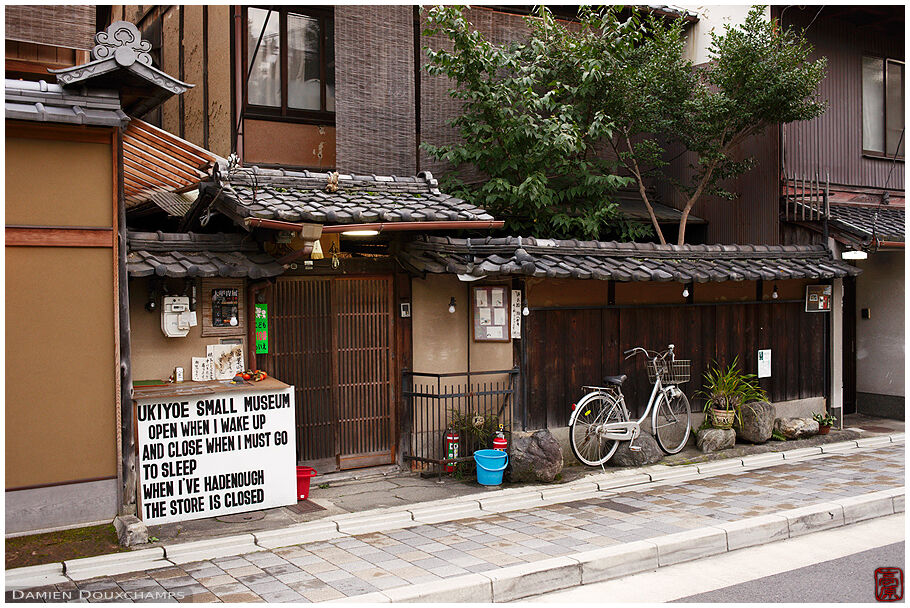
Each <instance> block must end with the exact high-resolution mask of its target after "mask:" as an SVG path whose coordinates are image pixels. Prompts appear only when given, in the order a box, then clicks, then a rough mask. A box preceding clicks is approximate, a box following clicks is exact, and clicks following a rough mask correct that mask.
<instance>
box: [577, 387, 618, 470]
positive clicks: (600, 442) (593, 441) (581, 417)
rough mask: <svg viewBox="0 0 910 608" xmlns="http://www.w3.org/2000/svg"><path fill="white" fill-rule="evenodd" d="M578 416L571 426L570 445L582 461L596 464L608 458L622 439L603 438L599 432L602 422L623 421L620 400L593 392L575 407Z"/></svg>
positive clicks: (590, 464) (592, 465) (591, 464)
mask: <svg viewBox="0 0 910 608" xmlns="http://www.w3.org/2000/svg"><path fill="white" fill-rule="evenodd" d="M576 410H577V411H576V412H575V417H574V418H573V419H572V424H570V425H569V445H570V446H571V448H572V453H573V454H575V458H577V459H578V460H579V462H581V463H583V464H586V465H588V466H589V467H594V466H598V465H601V464H603V463H605V462H606V461H608V460H609V459H610V457H611V456H613V453H614V452H616V448H618V447H619V441H617V440H612V439H604V438H603V437H601V436H600V434H599V433H598V432H597V431H598V428H599V427H600V426H601V425H602V424H606V423H609V422H623V421H624V420H625V417H624V416H623V409H622V407H621V406H620V405H619V400H618V399H617V398H616V397H613V396H612V395H609V394H607V393H591V394H589V395H587V396H585V397H584V398H583V399H582V400H581V401H579V402H578V405H577V406H576Z"/></svg>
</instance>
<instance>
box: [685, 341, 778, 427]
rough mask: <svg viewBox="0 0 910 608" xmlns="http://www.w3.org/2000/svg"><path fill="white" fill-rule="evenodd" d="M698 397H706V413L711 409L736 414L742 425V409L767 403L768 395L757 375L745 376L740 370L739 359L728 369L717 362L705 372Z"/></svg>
mask: <svg viewBox="0 0 910 608" xmlns="http://www.w3.org/2000/svg"><path fill="white" fill-rule="evenodd" d="M698 395H699V396H701V397H704V398H705V399H706V401H705V408H704V409H705V411H706V412H707V411H708V410H709V409H711V408H715V409H718V410H727V411H733V412H736V419H737V420H738V421H739V422H740V424H741V423H742V408H743V406H744V405H745V404H747V403H751V402H753V401H767V400H768V395H767V393H765V391H764V390H763V389H762V388H761V387H760V386H759V384H758V377H757V376H756V375H755V374H744V373H742V372H741V371H740V369H739V357H738V356H737V357H734V359H733V363H731V364H730V365H728V366H727V367H723V366H722V365H718V364H717V362H715V363H714V365H713V366H712V367H711V368H710V369H709V370H708V371H707V372H705V383H704V386H703V388H702V390H700V391H698Z"/></svg>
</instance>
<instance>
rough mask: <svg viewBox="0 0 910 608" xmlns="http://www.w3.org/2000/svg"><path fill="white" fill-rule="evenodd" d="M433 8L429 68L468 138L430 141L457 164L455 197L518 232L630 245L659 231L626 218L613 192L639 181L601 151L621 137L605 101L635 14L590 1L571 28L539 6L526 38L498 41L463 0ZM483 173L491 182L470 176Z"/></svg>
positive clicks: (632, 34)
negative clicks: (455, 103)
mask: <svg viewBox="0 0 910 608" xmlns="http://www.w3.org/2000/svg"><path fill="white" fill-rule="evenodd" d="M424 14H425V16H426V24H427V27H426V29H425V30H424V32H423V33H424V36H427V37H429V36H437V41H435V42H434V44H433V47H435V48H431V47H429V46H428V47H427V58H428V62H427V67H426V69H427V71H428V72H429V73H430V74H432V75H438V76H444V77H447V78H448V79H449V80H450V81H451V82H452V84H453V87H452V88H451V89H450V91H449V94H450V95H451V96H452V97H454V98H455V99H457V100H459V101H460V102H461V110H462V111H461V113H460V114H458V115H457V116H455V117H454V118H453V119H452V120H451V121H450V124H451V125H452V126H453V127H455V128H456V129H457V131H458V133H459V135H460V136H461V138H460V141H458V142H456V143H452V144H445V145H433V144H431V143H428V142H424V143H423V144H422V146H423V148H424V149H425V150H426V151H427V152H428V153H429V154H430V155H431V156H433V157H434V158H436V159H439V160H445V161H447V162H448V163H450V164H451V165H452V166H453V167H454V170H452V171H449V172H447V173H445V174H443V176H442V179H441V182H442V183H443V185H444V187H445V188H446V190H447V191H448V192H450V193H452V194H453V195H456V196H459V197H461V198H464V199H465V200H468V201H469V202H471V203H474V204H476V205H478V206H480V207H483V208H485V209H487V210H489V211H490V212H491V213H492V214H493V215H494V216H496V217H501V218H503V219H504V220H505V221H506V229H507V230H508V231H509V232H511V233H516V234H529V235H531V236H539V237H556V238H582V239H596V238H622V239H624V240H626V239H634V238H640V237H644V236H647V235H648V234H649V233H650V229H649V228H648V227H647V226H646V225H644V224H641V223H639V222H635V221H631V220H626V219H624V218H623V217H622V216H621V215H620V213H619V206H618V204H617V203H616V201H615V200H614V194H615V193H616V191H617V190H619V189H621V188H623V187H625V186H626V185H628V184H631V183H633V181H632V179H631V178H629V177H624V176H622V175H620V174H619V173H618V172H617V169H618V168H619V164H618V162H617V161H616V159H608V158H606V157H605V156H604V155H603V154H602V153H601V152H602V150H603V148H605V147H606V145H607V144H606V142H607V140H608V139H610V138H611V137H613V135H614V127H615V120H614V116H612V115H610V114H609V113H608V109H607V108H606V95H607V93H608V92H609V90H610V87H611V86H612V85H613V83H614V82H615V80H616V78H615V73H614V72H615V68H614V63H616V62H615V61H614V57H615V56H617V55H622V54H623V53H627V52H630V50H631V49H632V48H633V47H634V45H635V44H636V42H638V41H639V40H640V39H641V31H640V29H639V25H640V24H639V22H638V21H637V19H636V20H630V21H620V20H619V18H618V15H619V8H618V7H610V8H606V9H597V10H595V9H591V8H589V7H583V8H582V9H581V10H580V11H579V23H578V25H579V27H577V28H575V27H573V28H571V29H570V28H568V27H567V26H566V25H565V24H564V23H563V22H561V21H558V20H556V19H554V17H553V15H552V14H551V13H550V11H549V10H547V9H546V8H544V7H540V8H538V9H537V10H536V11H535V13H534V15H532V16H531V17H529V18H528V19H527V26H528V35H527V37H525V39H524V40H522V41H520V42H513V43H510V44H494V43H492V42H490V41H489V40H487V39H486V38H485V37H484V36H483V35H481V34H480V33H479V32H478V31H477V30H476V29H474V27H473V26H472V25H471V24H470V23H469V22H468V21H467V19H466V18H465V14H464V10H463V9H462V8H461V7H453V6H449V7H444V6H435V7H432V8H430V9H429V10H427V11H426V12H425V13H424ZM439 38H442V39H444V40H445V43H443V42H442V40H439ZM465 170H466V171H465ZM477 171H479V172H480V173H481V174H482V177H480V178H476V177H470V176H472V175H476V172H477Z"/></svg>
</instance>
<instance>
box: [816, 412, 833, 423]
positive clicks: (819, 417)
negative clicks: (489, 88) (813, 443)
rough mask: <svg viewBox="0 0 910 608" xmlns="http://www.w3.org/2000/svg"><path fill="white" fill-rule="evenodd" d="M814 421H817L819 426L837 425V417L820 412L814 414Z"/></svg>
mask: <svg viewBox="0 0 910 608" xmlns="http://www.w3.org/2000/svg"><path fill="white" fill-rule="evenodd" d="M812 420H814V421H816V422H817V423H818V425H819V426H834V425H835V424H836V423H837V418H836V417H835V416H832V415H831V414H826V413H818V412H816V413H814V414H812Z"/></svg>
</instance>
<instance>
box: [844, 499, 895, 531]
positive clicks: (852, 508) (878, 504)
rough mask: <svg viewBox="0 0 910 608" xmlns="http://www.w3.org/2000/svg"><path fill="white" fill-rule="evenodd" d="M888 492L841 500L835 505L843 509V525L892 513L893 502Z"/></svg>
mask: <svg viewBox="0 0 910 608" xmlns="http://www.w3.org/2000/svg"><path fill="white" fill-rule="evenodd" d="M893 498H894V497H893V496H892V495H891V493H890V492H887V491H885V492H872V493H870V494H864V495H862V496H851V497H849V498H841V499H838V500H837V503H838V504H839V505H840V506H841V507H843V509H844V524H845V525H849V524H855V523H856V522H859V521H864V520H867V519H874V518H876V517H884V516H885V515H892V514H893V513H894V500H893Z"/></svg>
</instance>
